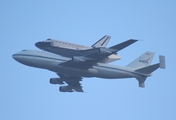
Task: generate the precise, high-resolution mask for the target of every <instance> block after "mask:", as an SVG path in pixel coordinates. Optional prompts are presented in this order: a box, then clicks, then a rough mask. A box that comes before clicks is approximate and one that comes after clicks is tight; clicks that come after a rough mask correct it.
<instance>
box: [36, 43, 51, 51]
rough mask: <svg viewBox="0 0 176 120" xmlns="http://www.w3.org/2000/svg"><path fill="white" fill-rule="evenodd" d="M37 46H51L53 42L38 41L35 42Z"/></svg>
mask: <svg viewBox="0 0 176 120" xmlns="http://www.w3.org/2000/svg"><path fill="white" fill-rule="evenodd" d="M35 46H36V47H38V48H40V49H42V48H44V47H48V46H51V43H50V42H37V43H35Z"/></svg>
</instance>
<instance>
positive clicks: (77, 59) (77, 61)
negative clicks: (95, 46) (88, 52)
mask: <svg viewBox="0 0 176 120" xmlns="http://www.w3.org/2000/svg"><path fill="white" fill-rule="evenodd" d="M84 61H85V60H84V59H82V58H81V57H78V56H73V57H72V62H74V63H79V62H84Z"/></svg>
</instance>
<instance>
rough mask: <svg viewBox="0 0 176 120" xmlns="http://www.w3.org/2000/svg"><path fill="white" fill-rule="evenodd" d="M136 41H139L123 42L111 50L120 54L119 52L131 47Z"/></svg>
mask: <svg viewBox="0 0 176 120" xmlns="http://www.w3.org/2000/svg"><path fill="white" fill-rule="evenodd" d="M136 41H138V40H134V39H130V40H127V41H125V42H122V43H120V44H117V45H114V46H112V47H110V48H109V49H112V50H114V51H115V52H118V51H120V50H122V49H124V48H126V47H128V46H129V45H131V44H133V43H135V42H136Z"/></svg>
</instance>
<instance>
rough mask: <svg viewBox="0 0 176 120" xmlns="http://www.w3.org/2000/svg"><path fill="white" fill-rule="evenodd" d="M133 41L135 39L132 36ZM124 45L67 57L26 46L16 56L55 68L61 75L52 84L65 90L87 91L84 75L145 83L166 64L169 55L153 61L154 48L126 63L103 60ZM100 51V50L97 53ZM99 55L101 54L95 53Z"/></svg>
mask: <svg viewBox="0 0 176 120" xmlns="http://www.w3.org/2000/svg"><path fill="white" fill-rule="evenodd" d="M132 41H133V40H132ZM123 45H124V44H122V46H120V45H119V46H116V47H111V48H108V49H105V48H101V47H100V48H95V49H92V50H93V51H92V50H91V51H92V52H90V53H89V54H88V55H86V56H72V57H71V58H70V57H63V56H59V55H57V54H50V53H46V52H41V51H35V50H23V51H21V52H19V53H16V54H14V55H12V57H13V58H14V59H15V60H16V61H18V62H19V63H22V64H24V65H27V66H31V67H37V68H42V69H47V70H50V71H52V72H55V73H56V74H57V75H58V76H59V78H51V79H50V83H51V84H60V85H63V84H67V85H65V86H64V85H63V86H60V88H59V90H60V91H61V92H83V89H82V85H81V83H80V81H82V79H83V77H98V78H105V79H119V78H120V79H121V78H136V79H137V81H138V82H139V87H144V82H145V80H146V78H147V77H150V76H151V75H152V72H153V71H155V70H156V69H158V68H165V57H164V56H159V63H156V64H154V65H151V62H152V59H153V57H154V53H153V52H145V53H144V54H142V55H141V56H140V57H138V58H137V59H135V60H134V61H133V62H131V63H130V64H128V65H127V66H125V67H122V66H115V65H110V64H107V63H100V61H101V60H102V59H103V58H106V57H107V56H109V55H111V54H113V53H115V52H117V51H118V48H119V49H120V50H121V48H123V47H124V46H123ZM95 53H96V54H95ZM95 55H96V56H97V55H98V58H97V57H95Z"/></svg>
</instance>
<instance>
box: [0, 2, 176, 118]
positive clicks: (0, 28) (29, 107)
mask: <svg viewBox="0 0 176 120" xmlns="http://www.w3.org/2000/svg"><path fill="white" fill-rule="evenodd" d="M104 35H110V36H112V38H111V40H110V42H109V44H108V46H112V45H114V44H117V43H120V42H122V41H125V40H127V39H130V38H135V39H139V40H141V41H139V42H137V43H135V44H133V45H132V46H130V47H128V48H126V49H124V50H122V51H120V52H119V54H120V55H121V57H122V59H121V60H119V61H116V62H114V63H112V64H115V65H120V66H125V65H127V64H128V63H130V62H131V61H132V60H134V59H135V58H136V57H138V56H139V55H141V54H142V53H144V52H145V51H153V52H155V53H156V54H155V58H154V60H153V63H157V62H158V55H160V54H162V55H165V56H166V61H167V69H166V70H162V69H159V70H157V71H155V72H154V74H153V76H152V77H150V78H148V79H147V81H146V87H145V88H144V89H141V88H139V87H138V82H137V81H136V80H135V79H117V80H107V79H98V78H89V79H88V78H85V79H84V80H83V81H82V84H83V87H84V90H85V91H86V93H61V92H59V86H58V85H51V84H49V79H50V78H52V77H57V75H56V74H55V73H52V72H50V71H47V70H42V69H37V68H32V67H28V66H24V65H22V64H20V63H18V62H16V61H15V60H14V59H12V57H11V56H12V54H14V53H17V52H19V51H21V50H23V49H34V50H38V49H37V48H36V47H35V46H34V44H35V43H36V42H37V41H41V40H45V39H47V38H55V39H60V40H65V41H69V42H73V43H79V44H82V45H87V46H91V45H92V44H93V43H94V42H96V41H97V40H98V39H100V38H101V37H102V36H104ZM0 41H1V51H0V53H1V67H0V70H1V76H0V78H1V79H0V120H12V119H13V120H49V119H50V120H117V119H120V120H141V119H142V120H166V119H168V120H175V119H176V104H175V102H176V87H175V86H176V78H175V74H176V70H175V67H176V65H175V58H176V55H175V50H176V49H175V45H176V42H175V41H176V1H175V0H168V1H166V0H155V1H153V0H148V1H147V2H144V1H139V0H134V1H132V0H127V1H119V2H118V0H107V1H102V0H96V1H95V0H88V1H83V0H82V1H81V0H74V1H71V0H70V1H68V0H65V1H63V0H50V1H46V0H38V1H36V0H30V1H29V0H23V1H22V0H16V1H14V0H1V1H0Z"/></svg>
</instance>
